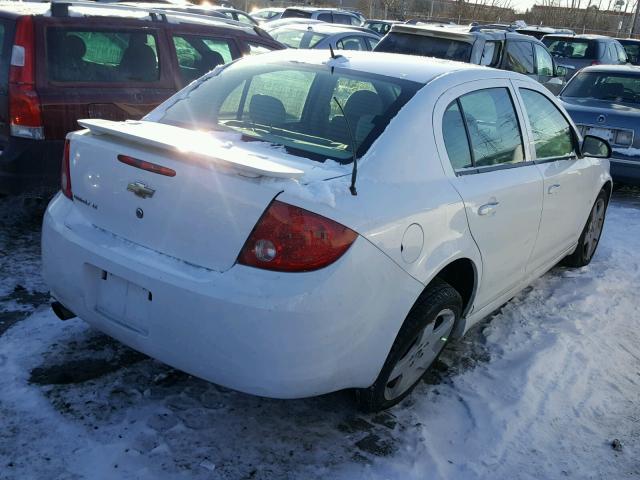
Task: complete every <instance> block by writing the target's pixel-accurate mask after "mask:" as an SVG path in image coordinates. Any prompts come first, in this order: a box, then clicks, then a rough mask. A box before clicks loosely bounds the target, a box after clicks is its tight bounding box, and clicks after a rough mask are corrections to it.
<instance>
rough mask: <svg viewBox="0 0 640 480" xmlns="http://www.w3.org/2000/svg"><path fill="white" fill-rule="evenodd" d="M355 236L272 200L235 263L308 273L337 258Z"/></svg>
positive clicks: (315, 216) (336, 225)
mask: <svg viewBox="0 0 640 480" xmlns="http://www.w3.org/2000/svg"><path fill="white" fill-rule="evenodd" d="M357 236H358V234H357V233H355V232H354V231H353V230H351V229H349V228H347V227H345V226H344V225H341V224H339V223H337V222H334V221H333V220H330V219H328V218H325V217H323V216H321V215H318V214H316V213H312V212H309V211H307V210H304V209H302V208H299V207H294V206H293V205H289V204H286V203H283V202H279V201H277V200H274V201H273V202H272V203H271V205H269V207H268V208H267V210H266V211H265V213H264V214H263V215H262V217H261V218H260V220H258V223H257V224H256V226H255V227H254V229H253V231H252V232H251V235H249V238H248V239H247V241H246V242H245V244H244V247H242V251H241V252H240V255H239V257H238V263H240V264H242V265H248V266H250V267H257V268H263V269H267V270H277V271H281V272H308V271H311V270H317V269H319V268H323V267H326V266H327V265H330V264H331V263H333V262H335V261H336V260H338V258H340V257H341V256H342V255H343V254H344V253H345V252H346V251H347V250H348V249H349V247H350V246H351V244H352V243H353V242H354V241H355V239H356V237H357Z"/></svg>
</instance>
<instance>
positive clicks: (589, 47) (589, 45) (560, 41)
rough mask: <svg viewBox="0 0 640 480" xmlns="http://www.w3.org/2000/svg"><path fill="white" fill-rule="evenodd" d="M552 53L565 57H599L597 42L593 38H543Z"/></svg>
mask: <svg viewBox="0 0 640 480" xmlns="http://www.w3.org/2000/svg"><path fill="white" fill-rule="evenodd" d="M542 43H544V44H545V45H546V46H547V48H548V49H549V51H550V52H551V55H553V56H555V57H563V58H598V52H597V43H596V42H594V41H593V40H574V39H571V38H544V39H542Z"/></svg>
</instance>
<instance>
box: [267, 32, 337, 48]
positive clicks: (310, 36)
mask: <svg viewBox="0 0 640 480" xmlns="http://www.w3.org/2000/svg"><path fill="white" fill-rule="evenodd" d="M270 35H271V36H272V37H273V38H275V39H276V40H277V41H279V42H280V43H284V44H285V45H286V46H287V47H289V48H313V47H315V46H316V45H317V44H318V42H320V40H322V39H323V38H326V37H328V35H325V34H323V33H318V32H313V31H311V30H301V29H295V28H278V29H276V30H273V31H272V32H271V34H270Z"/></svg>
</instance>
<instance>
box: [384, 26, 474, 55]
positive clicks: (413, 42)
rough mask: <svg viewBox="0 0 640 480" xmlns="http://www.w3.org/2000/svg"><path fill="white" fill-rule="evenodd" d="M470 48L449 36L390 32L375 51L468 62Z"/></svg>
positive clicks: (470, 46) (468, 45)
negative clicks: (440, 36)
mask: <svg viewBox="0 0 640 480" xmlns="http://www.w3.org/2000/svg"><path fill="white" fill-rule="evenodd" d="M471 48H472V45H471V44H470V43H467V42H461V41H458V40H452V39H449V38H439V37H427V36H425V35H411V34H408V33H394V32H391V33H389V34H388V35H387V36H386V37H384V38H383V39H382V40H381V41H380V43H378V45H377V46H376V48H375V51H376V52H390V53H404V54H407V55H417V56H421V57H437V58H444V59H447V60H457V61H459V62H468V61H469V60H471Z"/></svg>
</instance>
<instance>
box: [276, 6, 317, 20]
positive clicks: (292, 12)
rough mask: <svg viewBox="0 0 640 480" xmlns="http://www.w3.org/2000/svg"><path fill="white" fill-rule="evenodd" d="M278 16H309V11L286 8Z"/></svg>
mask: <svg viewBox="0 0 640 480" xmlns="http://www.w3.org/2000/svg"><path fill="white" fill-rule="evenodd" d="M280 18H311V12H307V11H305V10H296V9H294V8H287V9H286V10H285V11H284V12H282V16H281V17H280Z"/></svg>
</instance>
